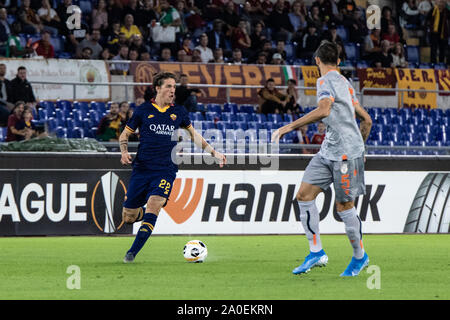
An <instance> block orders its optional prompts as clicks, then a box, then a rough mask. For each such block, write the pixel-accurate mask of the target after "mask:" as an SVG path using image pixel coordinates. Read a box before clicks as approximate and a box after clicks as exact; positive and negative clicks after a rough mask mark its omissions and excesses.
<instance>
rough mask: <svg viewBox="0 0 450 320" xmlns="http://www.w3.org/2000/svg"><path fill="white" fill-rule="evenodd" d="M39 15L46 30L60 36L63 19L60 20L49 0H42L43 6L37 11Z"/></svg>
mask: <svg viewBox="0 0 450 320" xmlns="http://www.w3.org/2000/svg"><path fill="white" fill-rule="evenodd" d="M37 15H38V16H39V19H40V20H41V22H42V24H43V26H44V27H43V28H44V29H46V30H48V31H50V32H51V33H52V34H53V35H57V34H58V29H60V25H61V19H60V18H59V16H58V14H57V13H56V11H55V9H53V8H52V6H51V5H50V1H49V0H42V6H41V7H40V8H39V10H38V11H37ZM64 23H65V21H64Z"/></svg>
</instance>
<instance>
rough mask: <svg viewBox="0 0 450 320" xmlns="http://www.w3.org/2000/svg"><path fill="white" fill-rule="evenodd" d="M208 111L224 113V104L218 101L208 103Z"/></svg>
mask: <svg viewBox="0 0 450 320" xmlns="http://www.w3.org/2000/svg"><path fill="white" fill-rule="evenodd" d="M206 112H216V113H218V114H220V113H222V106H221V105H220V104H217V103H209V104H207V105H206Z"/></svg>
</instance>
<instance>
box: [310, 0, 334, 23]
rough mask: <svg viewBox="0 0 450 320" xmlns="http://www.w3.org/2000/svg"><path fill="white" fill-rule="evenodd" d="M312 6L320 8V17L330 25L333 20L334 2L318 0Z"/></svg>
mask: <svg viewBox="0 0 450 320" xmlns="http://www.w3.org/2000/svg"><path fill="white" fill-rule="evenodd" d="M340 2H341V1H340ZM340 2H339V3H340ZM311 6H316V7H318V8H319V15H320V18H321V19H322V21H324V22H326V23H329V22H331V21H332V20H333V19H332V17H333V2H331V1H330V0H317V1H314V2H313V3H312V5H311Z"/></svg>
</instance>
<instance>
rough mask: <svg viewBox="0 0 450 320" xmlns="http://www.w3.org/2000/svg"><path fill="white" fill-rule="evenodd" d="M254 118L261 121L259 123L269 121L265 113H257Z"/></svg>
mask: <svg viewBox="0 0 450 320" xmlns="http://www.w3.org/2000/svg"><path fill="white" fill-rule="evenodd" d="M253 120H255V121H257V122H259V123H264V122H266V121H267V117H266V115H265V114H263V113H257V114H255V115H254V116H253Z"/></svg>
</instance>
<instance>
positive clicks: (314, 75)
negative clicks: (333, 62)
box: [300, 66, 320, 96]
mask: <svg viewBox="0 0 450 320" xmlns="http://www.w3.org/2000/svg"><path fill="white" fill-rule="evenodd" d="M300 68H301V69H302V74H303V81H304V84H303V85H304V86H305V87H313V88H316V83H317V79H319V78H320V72H319V67H317V66H301V67H300ZM305 95H307V96H315V95H316V90H305Z"/></svg>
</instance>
